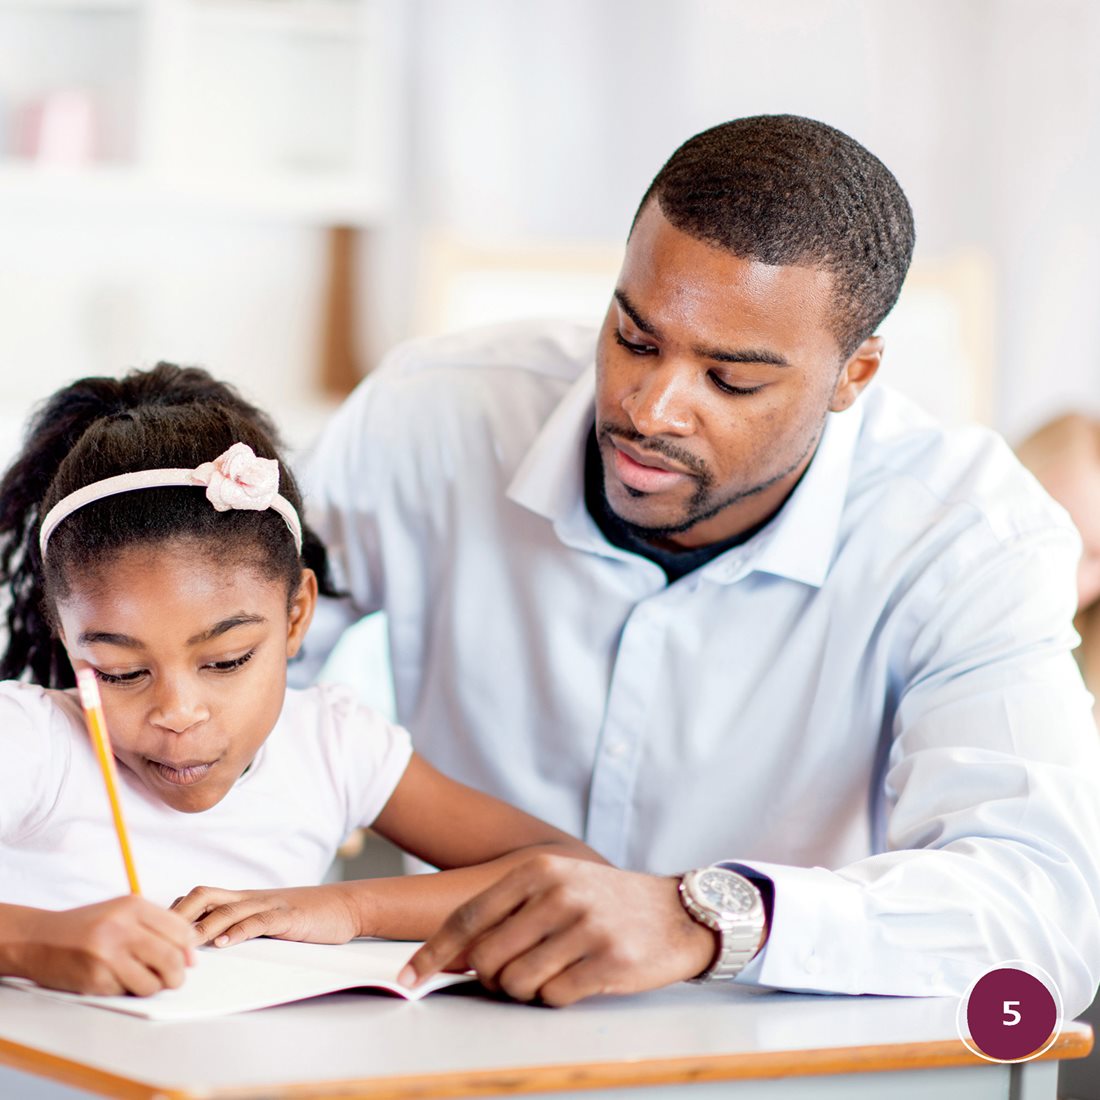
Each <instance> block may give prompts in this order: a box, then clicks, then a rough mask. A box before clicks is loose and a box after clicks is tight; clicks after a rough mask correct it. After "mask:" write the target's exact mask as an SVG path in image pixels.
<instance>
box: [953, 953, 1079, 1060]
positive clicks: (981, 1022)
mask: <svg viewBox="0 0 1100 1100" xmlns="http://www.w3.org/2000/svg"><path fill="white" fill-rule="evenodd" d="M1057 1022H1058V1008H1057V1006H1056V1005H1055V1003H1054V997H1053V995H1052V994H1051V992H1050V990H1049V989H1047V987H1046V986H1045V985H1043V983H1042V982H1041V981H1040V980H1039V979H1038V978H1036V977H1035V976H1034V975H1033V974H1028V973H1027V971H1025V970H1016V969H1014V968H1013V967H1010V966H1005V967H1001V968H1000V969H998V970H991V971H990V972H989V973H988V974H984V975H983V976H982V977H980V978H979V979H978V980H977V982H975V983H974V988H973V989H972V990H971V991H970V997H969V998H968V999H967V1002H966V1024H967V1027H968V1029H969V1030H970V1037H971V1039H973V1041H974V1045H975V1046H976V1047H977V1048H978V1049H979V1050H980V1051H981V1052H982V1053H983V1054H987V1055H988V1056H989V1057H990V1058H999V1059H1001V1060H1002V1061H1006V1062H1007V1061H1013V1060H1014V1059H1017V1058H1026V1057H1027V1056H1028V1055H1029V1054H1034V1053H1035V1052H1036V1051H1038V1050H1039V1049H1040V1048H1041V1047H1043V1046H1044V1045H1045V1044H1046V1041H1047V1040H1048V1039H1049V1038H1050V1036H1051V1033H1052V1032H1053V1031H1054V1028H1055V1025H1056V1024H1057Z"/></svg>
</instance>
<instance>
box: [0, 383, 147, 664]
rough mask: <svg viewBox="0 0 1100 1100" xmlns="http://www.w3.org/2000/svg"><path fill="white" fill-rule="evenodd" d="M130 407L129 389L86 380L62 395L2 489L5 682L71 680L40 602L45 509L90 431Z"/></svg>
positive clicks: (39, 420)
mask: <svg viewBox="0 0 1100 1100" xmlns="http://www.w3.org/2000/svg"><path fill="white" fill-rule="evenodd" d="M127 404H128V401H127V394H126V392H125V388H124V385H123V383H122V382H119V381H118V380H117V379H114V378H84V379H82V380H81V381H79V382H74V383H73V384H72V385H71V386H67V387H66V388H65V389H63V390H59V391H58V392H57V393H55V394H54V395H53V396H52V397H51V398H49V399H48V400H47V401H46V402H45V403H44V404H43V405H42V406H41V407H40V408H39V409H38V410H37V411H36V412H35V413H34V415H33V416H32V418H31V420H30V423H29V424H28V426H27V432H26V435H25V437H24V443H23V450H22V452H21V453H20V455H19V457H18V458H16V460H15V462H13V463H12V465H11V466H10V467H9V469H8V470H7V472H6V473H5V474H4V478H3V480H2V481H0V589H2V590H5V591H6V592H7V594H8V600H9V602H8V606H7V609H6V618H7V628H8V644H7V649H6V651H5V652H4V655H3V657H0V679H4V680H12V679H18V678H20V677H21V676H22V675H23V674H24V673H25V672H28V671H29V672H30V674H31V679H33V680H34V681H35V682H36V683H40V684H53V683H57V682H59V679H64V678H66V671H67V670H68V658H67V657H66V656H65V651H64V648H63V647H62V645H61V643H60V642H59V641H58V640H57V639H56V638H55V637H54V632H53V630H52V628H51V626H50V622H49V619H48V617H47V614H46V609H45V607H44V605H43V602H42V584H41V563H40V562H39V560H38V521H39V520H40V519H41V516H40V514H39V506H40V505H41V503H42V501H43V499H44V498H45V496H46V494H47V492H48V491H49V488H50V485H51V484H52V483H53V479H54V476H55V475H56V473H57V470H58V468H59V467H60V465H61V463H62V461H63V460H64V459H65V457H66V456H67V455H68V454H69V452H70V451H71V450H72V449H73V447H74V446H75V445H76V443H77V441H78V440H79V439H80V437H81V436H82V435H83V434H84V432H85V431H87V429H88V427H89V425H91V424H93V423H94V422H95V421H96V420H99V419H101V418H102V417H105V416H111V415H113V414H117V413H119V412H122V411H124V410H125V409H126V408H127ZM68 675H71V673H68Z"/></svg>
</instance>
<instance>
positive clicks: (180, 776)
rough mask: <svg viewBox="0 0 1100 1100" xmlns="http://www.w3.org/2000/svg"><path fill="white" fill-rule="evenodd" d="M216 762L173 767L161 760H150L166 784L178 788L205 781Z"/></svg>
mask: <svg viewBox="0 0 1100 1100" xmlns="http://www.w3.org/2000/svg"><path fill="white" fill-rule="evenodd" d="M214 763H215V762H214V761H209V762H206V763H188V764H180V765H178V766H173V765H171V764H164V763H162V762H161V761H159V760H150V761H149V764H150V765H151V766H152V768H153V771H155V772H156V773H157V775H159V776H160V777H161V779H163V780H164V781H165V782H166V783H172V784H174V785H175V786H177V787H188V786H190V785H191V784H192V783H198V782H199V780H201V779H205V778H206V776H207V773H209V771H210V769H211V768H212V767H213V766H214Z"/></svg>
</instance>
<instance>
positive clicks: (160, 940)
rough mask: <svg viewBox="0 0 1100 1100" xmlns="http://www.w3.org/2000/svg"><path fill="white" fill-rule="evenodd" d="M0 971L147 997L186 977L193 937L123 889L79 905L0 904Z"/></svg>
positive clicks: (75, 988) (59, 985) (75, 989)
mask: <svg viewBox="0 0 1100 1100" xmlns="http://www.w3.org/2000/svg"><path fill="white" fill-rule="evenodd" d="M0 909H2V910H3V912H2V913H0V957H2V958H3V966H2V967H0V972H2V973H5V974H9V975H12V976H14V977H21V978H29V979H31V981H34V982H36V983H37V984H38V985H42V986H46V987H48V988H50V989H63V990H67V991H69V992H72V993H94V994H98V995H101V996H103V995H112V994H121V993H133V994H136V995H137V996H139V997H147V996H149V995H150V994H152V993H156V992H158V991H159V990H161V989H175V988H177V987H178V986H180V985H182V984H183V978H184V972H185V970H186V968H187V967H188V966H189V965H191V963H192V962H193V961H194V955H193V952H192V948H193V946H194V945H195V943H196V941H197V938H198V937H197V936H196V934H195V932H194V930H193V929H192V928H191V926H190V925H189V924H188V923H187V921H185V920H183V918H182V917H179V916H177V915H176V914H175V913H170V912H169V911H168V910H167V909H161V908H160V907H159V906H157V905H154V904H153V903H152V902H150V901H146V900H145V899H144V898H140V897H135V896H132V895H131V896H127V897H121V898H114V899H112V900H111V901H104V902H99V903H98V904H96V905H86V906H83V907H81V908H79V909H65V910H46V909H24V908H21V907H17V906H2V907H0Z"/></svg>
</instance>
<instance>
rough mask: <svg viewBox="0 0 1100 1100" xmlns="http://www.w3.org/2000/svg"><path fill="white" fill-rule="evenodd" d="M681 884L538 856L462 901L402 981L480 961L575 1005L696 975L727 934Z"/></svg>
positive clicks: (522, 985)
mask: <svg viewBox="0 0 1100 1100" xmlns="http://www.w3.org/2000/svg"><path fill="white" fill-rule="evenodd" d="M677 887H678V882H677V880H676V879H675V878H669V877H661V876H657V875H643V874H637V873H635V872H632V871H620V870H618V869H616V868H614V867H607V866H604V865H602V864H597V863H588V862H585V861H582V860H574V859H569V858H567V857H564V856H551V855H539V856H535V857H534V858H533V859H531V860H528V861H527V862H526V863H523V864H521V865H520V866H519V867H517V868H515V869H514V870H513V871H511V872H510V873H509V874H507V875H505V877H504V878H502V879H501V880H500V881H499V882H497V883H495V884H494V885H493V886H491V887H489V889H487V890H485V891H483V892H482V893H481V894H479V895H478V896H477V897H475V898H472V899H471V900H470V901H468V902H466V903H465V904H463V905H461V906H459V908H458V909H456V910H455V911H454V912H453V913H452V914H451V915H450V916H449V917H448V918H447V920H446V922H445V923H444V925H443V927H442V928H441V929H440V930H439V931H438V932H437V933H436V934H435V935H434V936H432V937H431V939H429V940H428V941H427V942H426V943H425V944H424V946H423V947H421V948H420V950H419V951H417V953H416V954H415V955H413V957H412V958H411V959H410V960H409V964H408V966H407V967H406V968H405V969H404V970H403V971H402V973H401V977H400V979H399V980H400V981H402V983H403V984H405V985H408V986H414V985H417V984H419V983H420V982H421V981H423V980H424V979H425V978H427V977H429V976H430V975H432V974H434V973H436V972H437V971H439V970H445V969H446V970H456V969H457V970H464V969H473V970H474V971H476V973H477V975H478V977H479V978H480V979H481V981H482V983H483V984H484V985H486V986H488V987H489V988H490V989H500V990H503V991H504V992H505V993H507V994H508V995H509V996H511V997H514V998H515V999H516V1000H518V1001H531V1000H534V999H536V998H538V999H540V1000H542V1001H543V1002H544V1003H546V1004H549V1005H567V1004H572V1003H573V1002H574V1001H579V1000H581V999H582V998H583V997H591V996H594V995H595V994H598V993H638V992H641V991H642V990H645V989H656V988H658V987H660V986H663V985H670V984H672V983H673V982H679V981H683V980H685V979H687V978H693V977H695V976H696V975H697V974H700V973H702V971H704V970H706V968H707V967H708V966H709V965H710V964H711V962H712V960H713V958H714V955H715V952H716V950H717V939H716V935H715V933H714V932H712V931H711V930H710V929H708V928H706V927H704V926H703V925H701V924H699V923H698V922H697V921H695V920H693V919H692V918H691V917H690V916H689V915H688V913H687V911H686V910H685V909H684V907H683V905H682V904H681V903H680V898H679V895H678V889H677Z"/></svg>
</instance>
